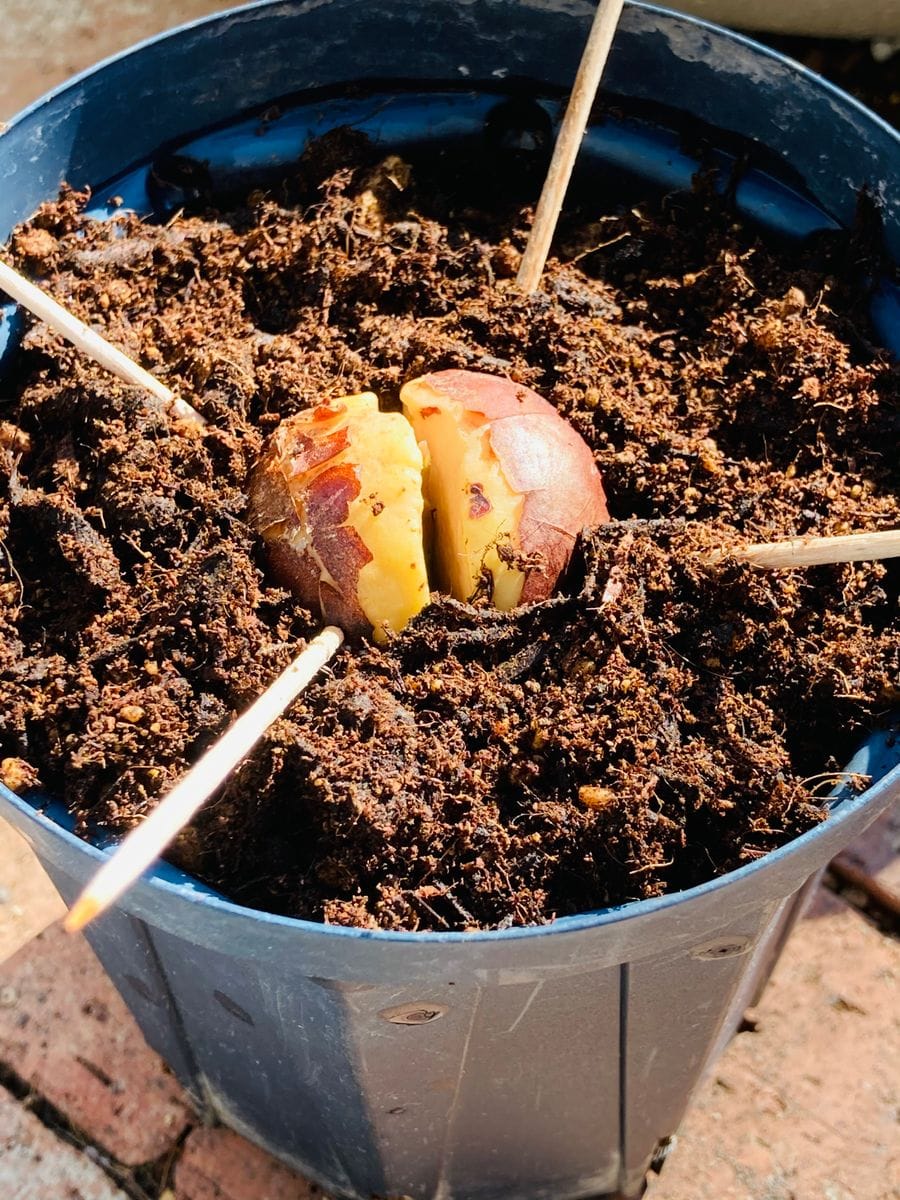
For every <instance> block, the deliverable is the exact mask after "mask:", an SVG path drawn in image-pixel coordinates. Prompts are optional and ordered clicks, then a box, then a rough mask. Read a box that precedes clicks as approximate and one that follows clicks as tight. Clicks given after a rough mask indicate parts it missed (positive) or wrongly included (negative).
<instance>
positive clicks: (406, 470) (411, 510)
mask: <svg viewBox="0 0 900 1200" xmlns="http://www.w3.org/2000/svg"><path fill="white" fill-rule="evenodd" d="M351 399H356V398H355V397H354V398H351ZM373 399H374V398H373ZM345 403H346V401H345ZM348 408H350V411H351V417H350V446H351V454H352V458H353V461H354V462H355V464H356V467H357V472H358V478H359V482H360V492H359V495H358V496H357V497H356V499H355V500H353V501H352V502H351V504H350V514H349V523H350V524H351V525H352V526H353V527H354V528H355V529H356V531H357V533H358V534H359V536H360V537H361V538H362V540H363V542H364V543H365V545H366V547H367V549H368V550H369V553H370V554H371V555H372V559H371V561H370V562H368V563H366V565H365V566H364V567H363V568H362V570H361V571H360V573H359V583H358V586H357V594H358V597H359V604H360V607H361V608H362V610H363V612H364V613H365V614H366V617H367V618H368V620H369V621H370V622H371V624H372V628H373V630H374V635H375V638H376V640H378V641H380V640H382V639H383V637H384V626H385V625H387V627H388V629H389V630H391V631H392V632H394V633H399V632H400V630H401V629H403V627H404V626H405V625H406V624H407V622H408V621H410V620H411V619H412V618H413V617H414V616H415V615H416V613H418V612H420V611H421V609H423V608H424V607H425V605H426V604H427V603H428V600H429V588H428V574H427V571H426V567H425V547H424V541H423V535H422V514H423V508H424V503H423V499H422V452H421V450H420V449H419V446H418V444H417V442H416V438H415V435H414V433H413V430H412V427H411V426H410V424H409V422H408V421H407V420H406V418H405V417H404V416H402V414H401V413H382V412H378V411H377V401H376V408H375V411H374V412H369V413H368V414H363V415H361V416H359V417H358V416H357V415H356V412H355V411H354V408H355V406H354V408H351V407H350V406H349V405H348Z"/></svg>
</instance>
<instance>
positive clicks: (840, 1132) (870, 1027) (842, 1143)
mask: <svg viewBox="0 0 900 1200" xmlns="http://www.w3.org/2000/svg"><path fill="white" fill-rule="evenodd" d="M812 912H814V913H816V914H819V915H816V916H815V917H813V918H811V919H807V920H805V921H803V922H802V923H801V925H800V926H799V928H798V929H797V930H796V932H795V933H794V935H793V937H792V939H791V941H790V943H789V944H788V947H787V950H786V951H785V955H784V958H783V959H782V960H781V962H780V963H779V965H778V967H777V969H776V971H775V975H774V977H773V979H772V982H771V984H770V986H769V988H768V990H767V992H766V994H765V995H764V997H763V999H762V1002H761V1004H760V1006H759V1008H758V1009H757V1010H756V1014H755V1015H756V1018H757V1020H758V1030H757V1032H755V1033H751V1032H747V1033H742V1034H739V1035H738V1036H737V1037H736V1038H735V1040H734V1041H733V1042H732V1044H731V1046H730V1047H729V1048H728V1050H727V1051H726V1053H725V1055H724V1056H723V1058H722V1059H721V1060H720V1062H719V1064H718V1065H717V1067H716V1068H715V1072H714V1077H713V1079H712V1080H711V1081H710V1082H709V1083H708V1084H707V1086H706V1087H705V1088H704V1089H703V1090H702V1092H701V1094H700V1096H699V1097H698V1100H697V1103H696V1105H695V1107H694V1108H693V1110H692V1111H691V1112H690V1113H689V1114H688V1116H687V1118H686V1120H685V1124H684V1127H683V1129H682V1130H681V1132H680V1134H679V1139H678V1144H677V1146H676V1148H675V1149H674V1151H673V1152H672V1154H671V1155H670V1157H669V1161H668V1162H667V1163H666V1165H665V1167H664V1168H663V1172H662V1175H661V1176H660V1178H659V1179H658V1180H654V1181H653V1183H652V1184H651V1187H650V1189H649V1191H648V1195H647V1200H813V1198H816V1200H818V1198H822V1200H897V1196H898V1193H897V1191H896V1190H895V1186H894V1182H893V1181H896V1180H897V1179H900V1142H898V1140H897V1125H896V1114H897V1106H898V1102H900V1095H898V1088H900V1023H898V1015H897V1014H898V990H900V944H898V943H897V942H896V941H894V940H892V939H890V938H887V937H884V936H882V935H881V934H880V933H879V932H878V931H877V930H876V929H874V928H873V927H872V926H871V925H870V924H869V923H868V922H867V921H866V920H865V919H864V918H863V917H861V916H860V915H859V914H858V913H857V912H855V911H853V910H852V909H850V908H848V907H847V906H846V905H844V904H843V902H840V901H837V900H836V899H835V898H834V897H830V898H829V899H828V902H827V903H825V904H821V905H816V906H814V907H813V909H812Z"/></svg>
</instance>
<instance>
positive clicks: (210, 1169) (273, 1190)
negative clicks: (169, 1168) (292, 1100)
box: [175, 1129, 322, 1200]
mask: <svg viewBox="0 0 900 1200" xmlns="http://www.w3.org/2000/svg"><path fill="white" fill-rule="evenodd" d="M175 1197H176V1200H313V1197H319V1198H321V1197H322V1192H321V1191H320V1190H319V1189H318V1188H317V1187H315V1185H314V1184H311V1183H307V1182H306V1180H305V1179H300V1178H299V1177H298V1176H297V1175H295V1174H294V1173H293V1171H289V1170H288V1169H287V1167H283V1166H282V1165H281V1163H278V1162H276V1161H275V1160H274V1159H273V1158H272V1156H271V1155H269V1154H266V1153H265V1151H263V1150H260V1149H258V1148H257V1147H256V1146H251V1145H250V1143H249V1142H247V1141H245V1140H244V1138H242V1137H239V1136H238V1134H236V1133H232V1132H231V1130H230V1129H195V1130H194V1131H193V1132H192V1133H191V1135H190V1137H189V1138H188V1139H187V1141H186V1142H185V1145H184V1149H183V1151H182V1153H181V1157H180V1159H179V1161H178V1165H177V1167H176V1168H175Z"/></svg>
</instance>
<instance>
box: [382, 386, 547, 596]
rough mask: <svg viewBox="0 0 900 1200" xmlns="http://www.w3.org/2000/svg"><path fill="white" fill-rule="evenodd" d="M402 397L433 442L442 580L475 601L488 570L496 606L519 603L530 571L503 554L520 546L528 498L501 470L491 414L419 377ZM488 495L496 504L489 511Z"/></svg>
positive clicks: (430, 464) (430, 498)
mask: <svg viewBox="0 0 900 1200" xmlns="http://www.w3.org/2000/svg"><path fill="white" fill-rule="evenodd" d="M402 400H403V411H404V413H405V414H406V416H407V418H408V419H409V421H410V422H411V423H412V427H413V429H414V430H415V436H416V438H417V439H418V440H419V441H420V442H422V443H424V445H425V447H426V455H425V458H426V466H425V475H424V492H425V503H426V507H427V508H429V509H431V510H432V512H433V514H434V516H433V520H434V545H435V564H434V565H435V570H436V574H437V580H436V582H437V584H438V587H439V588H440V589H441V590H442V591H447V592H450V594H451V595H453V596H455V597H456V598H457V599H458V600H468V599H470V598H471V597H472V595H473V594H474V593H475V592H476V590H477V588H478V585H479V583H480V581H481V577H482V572H483V571H484V570H487V571H489V572H490V575H491V580H492V584H493V596H492V600H493V603H494V605H495V606H496V607H497V608H499V609H502V610H509V609H513V608H515V607H516V606H517V605H518V603H519V601H520V600H521V598H522V589H523V587H524V584H525V575H524V573H523V572H522V571H516V570H513V569H512V568H510V567H509V566H507V565H506V564H505V563H504V562H503V561H502V560H501V558H500V556H499V554H498V547H502V546H504V545H506V546H509V547H510V548H512V549H514V550H517V549H519V542H518V537H517V531H518V528H519V520H520V518H521V514H522V507H523V504H524V498H523V496H521V495H520V494H519V493H518V492H515V491H513V489H512V488H511V487H510V485H509V483H508V482H507V480H506V477H505V475H504V474H503V471H502V470H501V467H500V464H499V462H498V461H497V458H496V455H495V454H494V452H493V450H492V448H491V444H490V427H489V424H488V422H487V420H485V419H484V418H483V417H482V416H481V414H479V413H470V412H466V411H465V410H464V409H463V406H462V405H461V404H460V403H459V402H458V401H455V400H452V399H448V398H447V397H446V396H444V395H443V394H442V393H440V392H436V391H434V390H433V389H432V388H431V387H429V386H428V384H426V383H423V382H421V381H419V380H415V381H413V382H411V383H408V384H406V385H405V387H404V388H403V391H402ZM473 487H475V488H477V489H479V491H473ZM481 497H483V498H484V501H485V502H486V504H487V505H490V508H489V510H488V511H484V510H485V508H486V504H485V503H483V502H482V500H481ZM426 525H427V519H426Z"/></svg>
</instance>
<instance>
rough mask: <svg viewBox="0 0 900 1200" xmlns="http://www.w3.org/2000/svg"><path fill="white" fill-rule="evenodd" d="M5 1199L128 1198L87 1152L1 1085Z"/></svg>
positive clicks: (0, 1189)
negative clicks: (78, 1147)
mask: <svg viewBox="0 0 900 1200" xmlns="http://www.w3.org/2000/svg"><path fill="white" fill-rule="evenodd" d="M0 1196H2V1197H3V1200H51V1197H52V1198H53V1200H127V1197H126V1196H125V1194H124V1193H123V1192H120V1191H119V1189H118V1188H117V1187H116V1186H115V1185H114V1184H113V1183H112V1182H111V1181H110V1179H109V1178H108V1177H107V1176H106V1175H104V1173H103V1172H102V1171H101V1170H100V1168H99V1167H98V1166H97V1164H96V1163H95V1162H92V1161H91V1159H90V1158H88V1157H87V1155H86V1154H81V1153H79V1151H78V1150H77V1149H76V1148H75V1147H74V1146H70V1145H68V1144H67V1143H66V1142H63V1141H61V1140H60V1139H59V1138H58V1137H57V1136H56V1134H54V1133H51V1131H50V1130H49V1129H47V1128H46V1126H44V1125H42V1124H41V1122H40V1121H39V1120H38V1119H37V1117H36V1116H35V1115H34V1114H33V1113H30V1112H29V1111H28V1109H27V1108H26V1107H25V1106H24V1105H22V1104H20V1103H19V1102H18V1101H17V1100H15V1099H14V1097H12V1096H11V1095H10V1094H9V1092H7V1091H5V1090H4V1089H3V1088H0Z"/></svg>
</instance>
